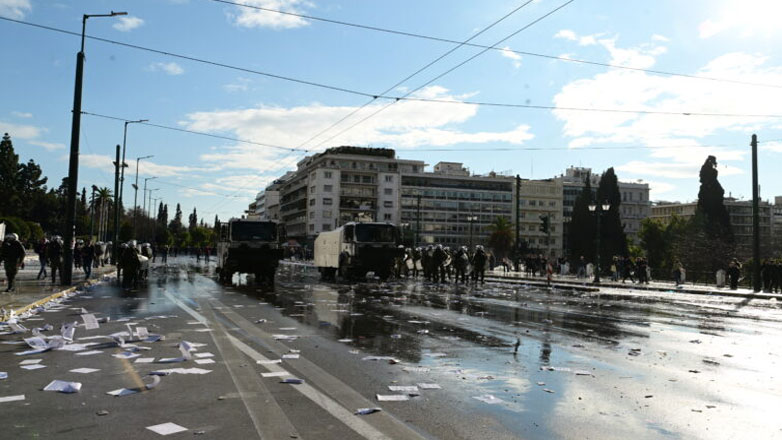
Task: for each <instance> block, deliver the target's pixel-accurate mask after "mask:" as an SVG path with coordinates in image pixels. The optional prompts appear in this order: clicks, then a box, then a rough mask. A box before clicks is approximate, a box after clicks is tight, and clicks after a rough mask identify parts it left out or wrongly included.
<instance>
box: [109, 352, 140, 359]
mask: <svg viewBox="0 0 782 440" xmlns="http://www.w3.org/2000/svg"><path fill="white" fill-rule="evenodd" d="M112 356H113V357H115V358H117V359H134V358H137V357H139V356H141V355H140V354H138V353H131V352H129V351H123V352H122V353H115V354H112Z"/></svg>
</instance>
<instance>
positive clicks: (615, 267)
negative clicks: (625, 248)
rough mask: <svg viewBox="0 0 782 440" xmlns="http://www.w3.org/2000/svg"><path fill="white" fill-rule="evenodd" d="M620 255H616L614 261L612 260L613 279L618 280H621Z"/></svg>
mask: <svg viewBox="0 0 782 440" xmlns="http://www.w3.org/2000/svg"><path fill="white" fill-rule="evenodd" d="M618 263H619V257H617V256H614V259H613V261H611V281H613V282H617V281H619V267H618Z"/></svg>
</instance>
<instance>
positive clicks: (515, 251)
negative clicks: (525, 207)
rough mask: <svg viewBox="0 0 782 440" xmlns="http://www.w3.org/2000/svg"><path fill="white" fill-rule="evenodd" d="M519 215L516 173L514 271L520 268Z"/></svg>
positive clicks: (519, 178)
mask: <svg viewBox="0 0 782 440" xmlns="http://www.w3.org/2000/svg"><path fill="white" fill-rule="evenodd" d="M520 215H521V176H519V175H518V174H516V243H515V244H514V246H513V255H514V257H515V260H516V261H514V263H515V264H516V271H517V272H518V271H519V270H520V268H519V260H520V257H521V256H520V255H519V252H520V251H521V247H520V245H521V236H520V235H519V227H520V225H519V216H520Z"/></svg>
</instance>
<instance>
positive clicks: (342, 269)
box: [339, 264, 350, 281]
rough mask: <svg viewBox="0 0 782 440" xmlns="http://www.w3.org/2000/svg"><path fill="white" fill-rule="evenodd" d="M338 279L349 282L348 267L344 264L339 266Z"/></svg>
mask: <svg viewBox="0 0 782 440" xmlns="http://www.w3.org/2000/svg"><path fill="white" fill-rule="evenodd" d="M339 279H340V281H350V273H349V271H348V267H347V266H346V265H344V264H340V265H339Z"/></svg>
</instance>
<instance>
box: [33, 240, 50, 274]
mask: <svg viewBox="0 0 782 440" xmlns="http://www.w3.org/2000/svg"><path fill="white" fill-rule="evenodd" d="M48 244H49V240H47V239H46V237H41V240H40V241H39V242H38V243H36V245H35V246H33V250H35V253H36V254H38V263H40V264H41V269H40V270H38V276H37V277H35V279H36V280H40V279H41V278H43V279H46V246H47V245H48Z"/></svg>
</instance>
